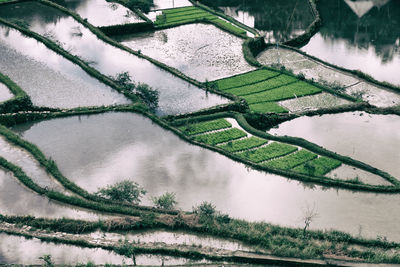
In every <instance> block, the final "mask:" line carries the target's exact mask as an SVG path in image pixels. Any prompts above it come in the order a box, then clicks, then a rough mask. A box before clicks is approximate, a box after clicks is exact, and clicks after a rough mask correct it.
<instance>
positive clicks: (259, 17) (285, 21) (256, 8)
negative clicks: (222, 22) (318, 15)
mask: <svg viewBox="0 0 400 267" xmlns="http://www.w3.org/2000/svg"><path fill="white" fill-rule="evenodd" d="M200 2H202V3H204V4H206V5H208V6H211V7H213V8H217V9H219V10H221V11H223V12H224V13H225V14H226V15H229V16H232V17H234V18H235V19H237V20H238V21H240V22H242V23H244V24H246V25H247V26H250V27H253V28H256V29H257V30H259V31H260V32H261V33H262V34H265V39H266V41H267V42H284V41H287V40H288V39H290V38H293V37H295V36H298V35H301V34H302V33H304V31H305V29H307V27H308V26H309V25H310V24H311V23H312V22H313V20H314V16H313V14H312V13H311V9H310V6H309V4H308V0H296V1H294V0H280V1H276V0H246V1H244V0H217V1H214V0H201V1H200Z"/></svg>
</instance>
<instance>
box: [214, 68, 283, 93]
mask: <svg viewBox="0 0 400 267" xmlns="http://www.w3.org/2000/svg"><path fill="white" fill-rule="evenodd" d="M278 75H279V72H276V71H270V70H265V69H261V70H255V71H251V72H247V73H244V74H240V75H237V76H233V77H229V78H225V79H221V80H218V81H215V82H216V84H217V85H218V89H219V90H228V89H231V88H236V87H241V86H245V85H249V84H254V83H258V82H261V81H265V80H267V79H270V78H272V77H275V76H278Z"/></svg>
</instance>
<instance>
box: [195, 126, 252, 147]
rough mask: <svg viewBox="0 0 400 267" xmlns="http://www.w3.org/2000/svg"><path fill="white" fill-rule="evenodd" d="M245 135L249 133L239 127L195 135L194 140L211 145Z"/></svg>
mask: <svg viewBox="0 0 400 267" xmlns="http://www.w3.org/2000/svg"><path fill="white" fill-rule="evenodd" d="M245 136H247V134H246V133H245V132H243V131H242V130H239V129H237V128H232V129H229V130H225V131H221V132H216V133H209V134H203V135H198V136H195V138H194V140H196V141H199V142H202V143H206V144H209V145H217V144H220V143H224V142H228V141H232V140H236V139H239V138H242V137H245Z"/></svg>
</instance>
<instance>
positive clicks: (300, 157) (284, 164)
mask: <svg viewBox="0 0 400 267" xmlns="http://www.w3.org/2000/svg"><path fill="white" fill-rule="evenodd" d="M317 157H318V156H317V154H314V153H312V152H310V151H307V150H305V149H302V150H300V151H298V152H296V153H292V154H289V155H287V156H284V157H281V158H278V159H274V160H271V161H268V162H266V163H265V164H264V165H265V166H268V167H271V168H276V169H284V170H289V169H292V168H294V167H296V166H298V165H300V164H304V163H306V162H308V161H310V160H313V159H315V158H317Z"/></svg>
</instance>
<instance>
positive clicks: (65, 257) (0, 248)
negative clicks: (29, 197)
mask: <svg viewBox="0 0 400 267" xmlns="http://www.w3.org/2000/svg"><path fill="white" fill-rule="evenodd" d="M0 240H1V241H0V264H17V265H32V264H37V265H38V264H43V263H44V261H43V260H41V259H39V258H40V257H43V255H51V259H52V261H53V262H54V264H57V265H77V264H86V263H88V262H92V263H93V264H96V265H99V264H102V265H104V264H114V265H125V264H127V265H133V260H132V258H128V257H124V256H121V255H118V254H116V253H114V252H111V251H108V250H104V249H100V248H82V247H78V246H72V245H63V244H56V243H47V242H42V241H40V240H39V239H37V238H32V239H27V238H25V237H19V236H12V235H7V234H3V233H0ZM163 263H164V264H165V265H178V264H189V263H203V264H204V263H205V262H204V261H201V262H196V261H191V260H187V259H183V258H174V257H169V256H157V255H146V254H143V255H137V256H136V264H137V265H147V266H161V265H162V264H163Z"/></svg>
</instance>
